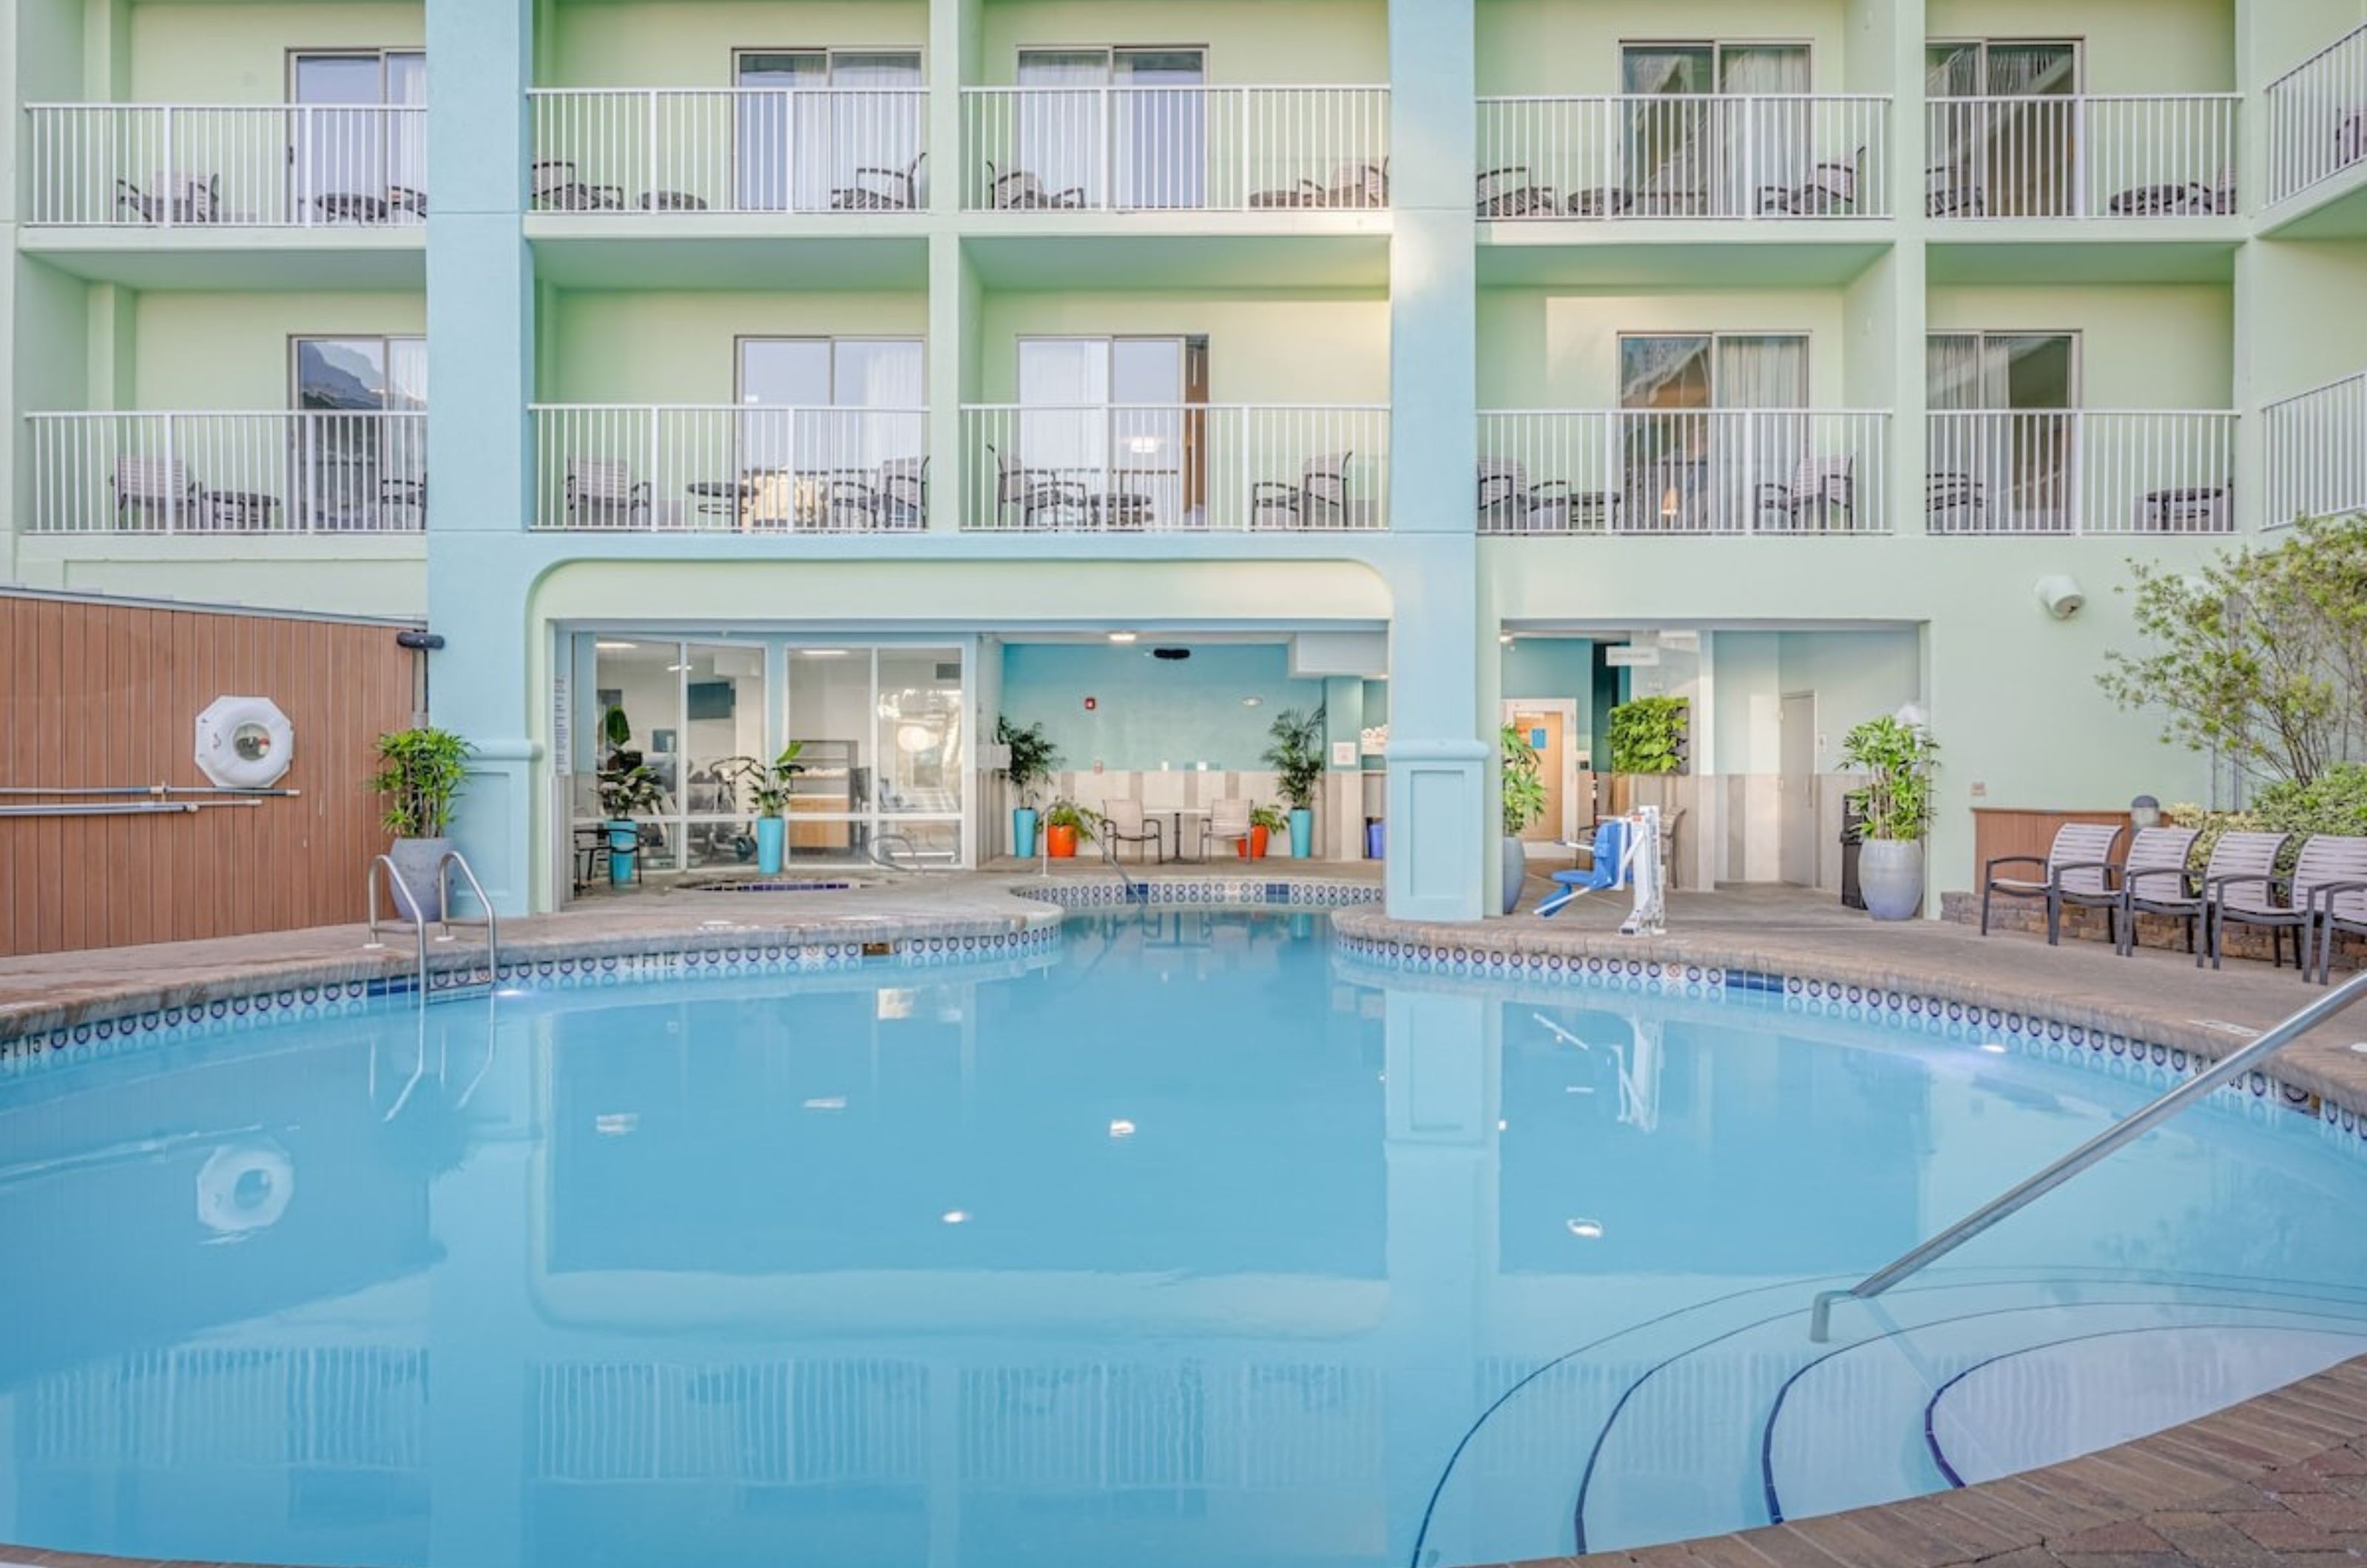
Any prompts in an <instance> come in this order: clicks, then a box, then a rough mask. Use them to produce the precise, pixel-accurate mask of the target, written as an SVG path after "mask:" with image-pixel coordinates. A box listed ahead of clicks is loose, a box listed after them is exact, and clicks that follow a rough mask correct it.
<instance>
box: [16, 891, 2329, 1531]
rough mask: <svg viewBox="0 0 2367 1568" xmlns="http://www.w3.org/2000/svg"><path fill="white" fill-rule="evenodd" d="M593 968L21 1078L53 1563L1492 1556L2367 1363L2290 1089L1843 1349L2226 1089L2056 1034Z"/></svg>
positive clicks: (1829, 1485) (2131, 1421)
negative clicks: (1937, 1253)
mask: <svg viewBox="0 0 2367 1568" xmlns="http://www.w3.org/2000/svg"><path fill="white" fill-rule="evenodd" d="M587 978H591V979H594V980H595V981H597V982H598V983H590V984H585V985H582V986H576V987H561V986H557V985H552V986H549V987H538V986H534V985H528V986H527V987H522V988H515V989H512V990H510V991H506V992H504V993H503V994H500V995H497V996H494V997H493V998H482V997H478V998H456V999H451V1000H445V1001H438V1002H436V1003H435V1004H433V1005H432V1006H430V1007H428V1008H426V1009H425V1010H424V1011H423V1010H418V1009H415V1008H413V1006H412V1005H411V1004H410V1003H409V1002H408V1001H407V1000H402V999H390V1000H382V1001H377V1002H372V1003H368V1004H367V1005H362V1006H358V1007H357V1008H356V1009H355V1010H353V1011H351V1012H350V1013H346V1014H344V1015H332V1016H321V1017H313V1018H309V1019H302V1020H295V1021H279V1022H268V1023H261V1024H249V1025H246V1026H243V1027H230V1026H228V1025H221V1026H215V1025H208V1026H206V1027H205V1028H203V1029H199V1030H194V1031H192V1030H187V1029H185V1030H182V1031H180V1032H164V1033H161V1034H156V1035H151V1036H144V1037H143V1043H140V1044H138V1045H137V1046H136V1047H133V1048H126V1049H121V1050H119V1051H117V1052H116V1053H114V1054H112V1055H102V1054H96V1053H94V1054H90V1055H87V1056H85V1055H80V1054H77V1053H73V1052H51V1053H47V1054H45V1055H44V1056H42V1057H40V1058H38V1059H35V1060H33V1061H30V1062H26V1061H22V1060H19V1061H17V1062H16V1063H15V1064H14V1065H13V1066H11V1068H10V1070H9V1071H8V1072H7V1073H6V1075H5V1076H0V1161H5V1168H4V1170H5V1174H0V1256H6V1258H9V1259H10V1267H9V1280H10V1287H9V1288H10V1294H11V1303H12V1306H13V1307H14V1309H15V1310H13V1311H12V1312H11V1313H10V1314H9V1324H10V1326H9V1332H8V1334H7V1335H6V1337H0V1401H5V1402H6V1408H7V1409H8V1411H9V1412H10V1416H11V1420H10V1422H9V1425H8V1427H7V1430H8V1431H9V1432H10V1433H11V1434H12V1435H13V1436H12V1440H11V1441H10V1442H8V1443H7V1444H6V1445H5V1446H0V1496H6V1497H8V1498H12V1499H13V1500H14V1506H13V1509H12V1510H11V1522H10V1523H9V1525H8V1527H7V1529H6V1533H7V1534H8V1535H10V1536H13V1537H14V1538H15V1539H17V1540H19V1541H21V1542H24V1543H26V1544H29V1545H35V1546H45V1547H51V1548H57V1549H62V1550H74V1551H108V1552H123V1553H130V1554H138V1555H149V1556H157V1557H193V1558H208V1559H218V1560H230V1561H239V1562H305V1563H319V1564H347V1563H356V1564H360V1563H370V1564H391V1565H412V1564H421V1565H432V1568H527V1565H532V1568H542V1565H546V1564H548V1565H558V1564H568V1565H571V1568H572V1565H577V1564H640V1563H665V1562H680V1561H684V1560H685V1558H686V1555H687V1553H686V1552H685V1547H694V1546H695V1548H696V1551H697V1557H698V1559H699V1560H702V1561H708V1562H727V1563H730V1562H747V1563H751V1564H753V1563H758V1562H763V1563H776V1562H797V1563H799V1564H801V1565H803V1564H840V1563H844V1564H848V1565H854V1564H863V1565H866V1568H868V1565H876V1564H897V1563H912V1564H914V1565H916V1568H917V1565H921V1564H955V1565H958V1568H1059V1565H1071V1564H1073V1565H1077V1568H1085V1565H1088V1564H1091V1565H1094V1568H1099V1565H1102V1564H1106V1563H1110V1562H1137V1563H1176V1564H1183V1563H1187V1562H1188V1563H1192V1564H1197V1565H1206V1564H1234V1563H1240V1564H1249V1563H1256V1564H1261V1565H1289V1568H1312V1565H1314V1564H1317V1563H1322V1564H1327V1565H1340V1564H1345V1565H1354V1568H1366V1565H1369V1568H1385V1565H1399V1564H1408V1563H1416V1562H1421V1563H1436V1564H1440V1565H1442V1568H1444V1565H1447V1564H1454V1563H1467V1562H1501V1561H1504V1560H1506V1559H1512V1558H1520V1557H1536V1556H1546V1555H1551V1554H1555V1553H1559V1552H1567V1551H1571V1550H1572V1549H1573V1548H1574V1547H1577V1546H1579V1545H1580V1544H1581V1542H1582V1543H1583V1544H1584V1545H1585V1546H1587V1547H1589V1548H1596V1549H1600V1548H1603V1547H1611V1546H1622V1545H1634V1544H1637V1543H1641V1542H1645V1541H1650V1540H1666V1539H1675V1538H1679V1537H1685V1536H1693V1535H1699V1534H1704V1533H1710V1532H1713V1531H1719V1530H1726V1529H1737V1528H1743V1527H1747V1526H1750V1525H1752V1524H1762V1523H1766V1522H1768V1520H1769V1519H1770V1518H1771V1517H1803V1516H1805V1515H1806V1514H1809V1513H1813V1512H1821V1511H1828V1510H1830V1509H1833V1508H1838V1507H1844V1506H1854V1505H1856V1504H1858V1503H1862V1502H1868V1501H1875V1500H1879V1499H1881V1498H1884V1497H1891V1496H1899V1495H1908V1494H1911V1493H1914V1492H1919V1491H1925V1490H1931V1489H1935V1488H1939V1487H1943V1486H1946V1485H1948V1484H1950V1483H1951V1478H1952V1477H1954V1478H1957V1479H1962V1480H1966V1481H1975V1480H1979V1479H1983V1478H1985V1477H1986V1476H1988V1475H1991V1474H1996V1473H2001V1472H2006V1471H2010V1470H2013V1469H2019V1468H2025V1467H2028V1466H2031V1465H2034V1464H2040V1463H2045V1462H2048V1461H2052V1460H2054V1459H2057V1458H2062V1457H2067V1455H2068V1454H2069V1453H2071V1452H2077V1451H2081V1450H2083V1449H2087V1448H2093V1447H2097V1446H2101V1445H2104V1444H2107V1443H2111V1442H2113V1441H2117V1440H2120V1439H2121V1438H2125V1437H2129V1436H2134V1435H2135V1434H2136V1433H2138V1432H2141V1431H2144V1430H2147V1429H2151V1428H2153V1427H2159V1426H2163V1425H2168V1424H2171V1423H2174V1422H2177V1421H2180V1420H2183V1419H2186V1418H2188V1417H2191V1416H2195V1415H2198V1414H2201V1413H2202V1412H2203V1411H2204V1410H2207V1409H2210V1408H2213V1407H2214V1406H2216V1405H2219V1404H2226V1403H2230V1402H2232V1401H2234V1400H2237V1399H2240V1398H2243V1397H2245V1396H2247V1395H2248V1394H2250V1393H2256V1392H2259V1391H2260V1390H2262V1389H2265V1388H2268V1387H2271V1386H2274V1385H2276V1384H2278V1383H2281V1382H2287V1381H2290V1380H2291V1379H2293V1378H2294V1377H2297V1376H2300V1375H2303V1374H2305V1373H2306V1372H2308V1371H2315V1370H2317V1369H2318V1368H2320V1367H2323V1366H2326V1365H2328V1364H2331V1363H2332V1362H2334V1361H2338V1360H2340V1359H2347V1358H2348V1357H2350V1356H2352V1355H2356V1354H2360V1353H2361V1352H2362V1351H2367V1236H2362V1235H2360V1234H2359V1232H2360V1227H2358V1226H2357V1225H2355V1224H2350V1223H2347V1222H2346V1221H2345V1220H2343V1219H2342V1218H2340V1216H2342V1215H2345V1214H2352V1213H2357V1212H2358V1210H2357V1207H2356V1205H2358V1204H2359V1203H2360V1201H2361V1198H2362V1196H2367V1164H2362V1163H2361V1161H2362V1159H2367V1156H2362V1154H2361V1152H2360V1151H2359V1150H2358V1149H2357V1147H2356V1146H2355V1145H2357V1144H2358V1141H2359V1140H2358V1139H2357V1137H2356V1136H2355V1134H2341V1133H2340V1132H2339V1131H2337V1130H2335V1129H2330V1128H2327V1127H2326V1126H2324V1125H2323V1124H2322V1123H2320V1122H2317V1121H2316V1120H2314V1119H2311V1118H2308V1117H2305V1116H2304V1115H2300V1114H2296V1113H2293V1112H2292V1111H2285V1110H2282V1109H2281V1108H2279V1107H2278V1105H2277V1103H2276V1097H2275V1096H2274V1094H2273V1093H2270V1094H2267V1095H2263V1096H2257V1097H2256V1096H2251V1095H2244V1094H2227V1095H2223V1096H2221V1097H2218V1098H2217V1099H2215V1100H2214V1102H2213V1103H2212V1104H2210V1105H2208V1106H2205V1107H2203V1108H2202V1109H2200V1110H2198V1111H2195V1112H2193V1113H2191V1115H2190V1116H2189V1117H2188V1118H2186V1119H2185V1120H2183V1121H2182V1122H2180V1123H2176V1124H2173V1125H2172V1126H2171V1127H2169V1128H2167V1129H2163V1130H2161V1131H2157V1132H2156V1133H2154V1134H2150V1135H2148V1136H2147V1137H2146V1139H2144V1140H2142V1141H2141V1142H2140V1143H2139V1144H2137V1145H2135V1146H2133V1147H2132V1148H2131V1149H2129V1150H2128V1151H2126V1152H2125V1153H2124V1155H2122V1156H2116V1157H2115V1158H2114V1159H2113V1160H2112V1161H2110V1162H2108V1163H2107V1164H2106V1165H2104V1166H2102V1167H2101V1168H2098V1169H2096V1170H2095V1171H2092V1172H2090V1173H2089V1174H2088V1175H2086V1176H2083V1177H2082V1178H2080V1179H2078V1181H2076V1182H2074V1183H2073V1184H2071V1185H2070V1186H2068V1187H2067V1188H2065V1189H2063V1190H2060V1191H2058V1192H2056V1193H2055V1194H2053V1195H2051V1196H2049V1197H2048V1198H2046V1199H2044V1200H2043V1201H2041V1202H2040V1203H2039V1204H2038V1205H2036V1206H2035V1207H2033V1209H2031V1210H2030V1211H2028V1212H2027V1213H2024V1214H2022V1215H2021V1216H2018V1217H2017V1218H2016V1219H2014V1220H2012V1221H2010V1222H2008V1223H2007V1224H2004V1225H2001V1226H2000V1227H1999V1228H1998V1229H1997V1230H1995V1231H1993V1232H1991V1233H1989V1234H1988V1235H1985V1236H1983V1237H1982V1238H1980V1239H1979V1240H1978V1241H1976V1242H1975V1243H1974V1244H1973V1245H1972V1246H1970V1247H1967V1248H1965V1250H1964V1251H1963V1252H1961V1253H1959V1254H1957V1255H1956V1257H1955V1258H1954V1259H1953V1260H1952V1263H1951V1265H1950V1266H1945V1267H1943V1268H1942V1269H1936V1270H1934V1271H1932V1272H1931V1273H1930V1274H1928V1275H1925V1276H1921V1277H1919V1278H1918V1279H1917V1280H1913V1281H1911V1282H1910V1283H1909V1284H1908V1285H1907V1286H1904V1287H1902V1288H1901V1289H1900V1290H1898V1291H1897V1292H1894V1293H1893V1294H1892V1295H1890V1296H1888V1297H1886V1298H1884V1299H1883V1301H1882V1302H1881V1303H1878V1304H1877V1306H1876V1307H1874V1308H1864V1307H1844V1308H1843V1309H1841V1311H1840V1313H1839V1314H1837V1317H1836V1324H1835V1327H1836V1333H1835V1336H1834V1338H1833V1339H1832V1341H1831V1342H1830V1343H1828V1344H1824V1345H1813V1344H1811V1343H1809V1342H1808V1340H1807V1338H1806V1331H1805V1322H1806V1307H1807V1304H1808V1300H1809V1297H1810V1296H1811V1295H1812V1294H1813V1292H1815V1291H1816V1290H1817V1289H1818V1288H1820V1287H1821V1286H1824V1285H1827V1284H1835V1283H1845V1282H1847V1280H1848V1279H1849V1278H1852V1277H1854V1276H1855V1275H1857V1274H1860V1273H1863V1271H1864V1270H1865V1269H1868V1268H1870V1267H1872V1266H1873V1265H1875V1264H1878V1263H1880V1262H1883V1261H1885V1260H1886V1259H1887V1258H1889V1257H1890V1256H1892V1255H1894V1254H1896V1253H1897V1252H1898V1251H1900V1250H1902V1249H1903V1248H1904V1247H1907V1246H1908V1245H1910V1244H1911V1243H1913V1242H1914V1241H1916V1240H1918V1239H1920V1237H1921V1236H1922V1235H1925V1234H1927V1233H1928V1232H1929V1231H1931V1229H1933V1228H1935V1227H1936V1226H1937V1225H1939V1224H1944V1223H1945V1222H1947V1221H1948V1220H1951V1219H1953V1218H1954V1217H1955V1216H1956V1215H1957V1214H1959V1213H1962V1212H1964V1211H1965V1210H1966V1209H1969V1208H1970V1207H1972V1206H1973V1205H1975V1204H1976V1203H1977V1202H1979V1201H1981V1200H1983V1199H1985V1198H1987V1197H1988V1196H1990V1195H1991V1194H1993V1193H1994V1192H1995V1191H1996V1190H1998V1189H1999V1188H2000V1187H2002V1186H2003V1185H2005V1184H2007V1183H2008V1182H2010V1180H2012V1179H2016V1178H2018V1177H2020V1176H2022V1175H2025V1174H2027V1173H2028V1172H2029V1171H2030V1170H2031V1169H2033V1168H2035V1167H2036V1166H2037V1165H2039V1164H2040V1163H2042V1162H2043V1161H2044V1159H2046V1158H2047V1157H2048V1156H2052V1155H2054V1154H2056V1153H2058V1152H2060V1151H2061V1150H2063V1149H2066V1148H2068V1147H2069V1146H2071V1145H2073V1144H2075V1143H2077V1142H2078V1141H2079V1139H2080V1138H2082V1137H2083V1136H2085V1135H2086V1134H2088V1133H2090V1132H2091V1131H2092V1130H2093V1129H2094V1128H2095V1127H2096V1126H2098V1125H2100V1124H2101V1122H2103V1121H2104V1120H2106V1119H2107V1118H2109V1117H2111V1116H2112V1115H2115V1114H2118V1113H2120V1112H2123V1111H2126V1110H2129V1109H2131V1108H2133V1107H2135V1105H2136V1104H2138V1103H2140V1102H2141V1101H2142V1100H2144V1099H2146V1098H2147V1097H2149V1096H2150V1095H2151V1094H2152V1093H2154V1092H2156V1090H2157V1088H2158V1087H2159V1084H2160V1083H2162V1082H2165V1081H2167V1079H2168V1077H2169V1074H2170V1073H2171V1072H2172V1071H2174V1067H2173V1066H2169V1065H2164V1066H2152V1065H2149V1064H2138V1063H2133V1062H2131V1061H2130V1060H2129V1059H2128V1058H2126V1057H2125V1056H2118V1055H2111V1054H2109V1053H2105V1052H2090V1051H2087V1050H2085V1049H2084V1048H2079V1047H2076V1046H2070V1045H2065V1044H2060V1043H2050V1042H2049V1041H2048V1040H2047V1038H2046V1036H2045V1033H2044V1032H2043V1031H2042V1032H2036V1033H2009V1032H2006V1031H2003V1030H1999V1029H1995V1028H1989V1027H1985V1026H1984V1025H1982V1024H1980V1023H1978V1022H1974V1023H1971V1024H1966V1023H1964V1022H1962V1021H1947V1020H1945V1019H1944V1018H1940V1019H1934V1020H1933V1021H1931V1024H1930V1026H1929V1027H1925V1028H1920V1029H1917V1028H1907V1027H1901V1026H1899V1025H1898V1024H1897V1023H1896V1022H1894V1021H1887V1020H1881V1021H1877V1020H1873V1019H1866V1018H1852V1017H1850V1016H1846V1013H1847V1010H1846V1009H1835V1010H1827V1009H1825V1008H1823V1007H1822V1006H1821V1005H1818V1004H1811V1003H1809V1002H1806V1001H1805V1000H1804V999H1803V998H1800V997H1798V996H1796V995H1791V996H1787V995H1783V994H1772V995H1771V994H1765V993H1763V992H1761V991H1757V990H1745V989H1741V988H1739V982H1740V979H1741V977H1739V976H1738V977H1736V978H1737V981H1738V985H1737V987H1719V986H1716V985H1712V984H1708V983H1706V981H1705V980H1704V981H1703V982H1700V983H1694V984H1691V985H1688V984H1685V983H1682V982H1679V983H1676V984H1672V985H1670V986H1667V987H1646V986H1645V985H1644V983H1643V982H1641V981H1639V980H1634V979H1620V978H1615V977H1614V978H1613V979H1612V980H1611V981H1610V982H1609V983H1605V984H1595V985H1587V984H1581V983H1578V982H1575V981H1569V980H1563V981H1554V982H1547V981H1544V980H1513V979H1506V978H1498V977H1488V978H1477V979H1475V978H1467V977H1459V976H1423V975H1412V974H1407V973H1404V972H1399V971H1393V970H1389V969H1387V968H1383V967H1380V966H1377V965H1374V964H1367V963H1365V962H1362V961H1360V960H1358V959H1357V958H1356V957H1355V956H1353V954H1347V953H1342V952H1340V951H1338V950H1337V949H1336V948H1335V945H1334V943H1333V942H1332V941H1331V932H1330V930H1329V927H1328V924H1327V922H1326V921H1325V919H1323V918H1322V917H1321V916H1319V915H1313V914H1304V913H1282V912H1270V911H1257V912H1228V911H1221V910H1212V909H1196V908H1195V909H1188V910H1181V911H1177V910H1163V911H1162V910H1150V909H1141V910H1128V911H1126V912H1123V913H1109V914H1101V915H1090V916H1082V917H1078V918H1074V919H1070V920H1069V921H1068V923H1067V924H1066V926H1065V928H1064V931H1063V932H1062V935H1061V940H1060V941H1059V943H1058V944H1057V945H1047V946H1045V947H1043V948H1042V949H1041V950H1040V951H1036V952H1032V953H1022V954H1020V955H1017V956H1013V957H1005V958H999V959H997V960H995V961H993V962H991V963H981V964H959V963H954V964H941V965H937V966H900V965H894V964H860V965H852V966H849V967H846V968H844V969H840V970H837V971H833V972H827V973H820V974H813V975H753V974H750V975H733V974H718V975H713V976H701V977H698V978H685V979H675V980H668V981H663V982H639V981H637V982H628V983H616V982H615V981H614V979H613V977H611V976H587ZM2050 1052H2051V1053H2053V1054H2054V1055H2060V1056H2062V1057H2063V1058H2064V1059H2063V1060H2050V1059H2048V1058H2049V1055H2050Z"/></svg>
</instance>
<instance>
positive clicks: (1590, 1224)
mask: <svg viewBox="0 0 2367 1568" xmlns="http://www.w3.org/2000/svg"><path fill="white" fill-rule="evenodd" d="M1563 1224H1565V1225H1567V1226H1568V1227H1569V1234H1570V1235H1574V1236H1576V1237H1578V1239H1579V1240H1580V1241H1601V1240H1602V1239H1603V1222H1602V1221H1601V1220H1566V1221H1564V1222H1563Z"/></svg>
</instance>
